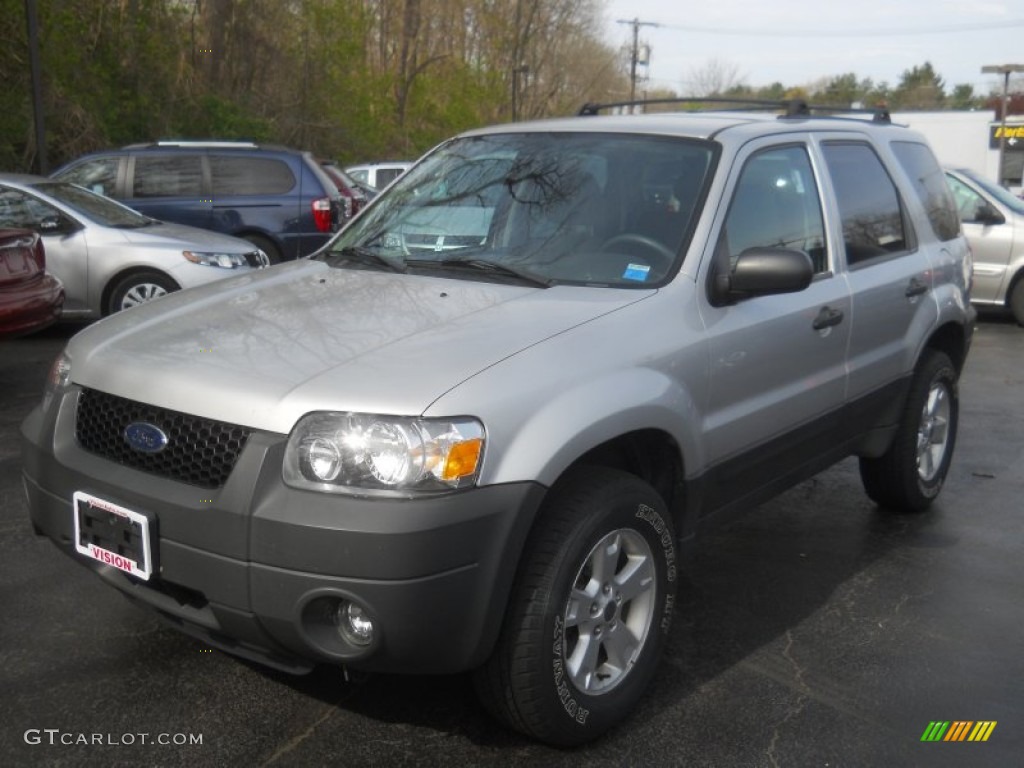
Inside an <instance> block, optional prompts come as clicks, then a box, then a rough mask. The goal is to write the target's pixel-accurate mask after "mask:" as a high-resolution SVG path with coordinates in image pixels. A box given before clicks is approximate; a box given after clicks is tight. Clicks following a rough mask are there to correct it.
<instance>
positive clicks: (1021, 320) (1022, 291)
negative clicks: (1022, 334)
mask: <svg viewBox="0 0 1024 768" xmlns="http://www.w3.org/2000/svg"><path fill="white" fill-rule="evenodd" d="M1006 305H1007V306H1008V307H1009V308H1010V311H1011V312H1012V313H1013V319H1014V320H1016V321H1017V325H1020V326H1024V275H1021V276H1020V277H1018V278H1017V282H1016V283H1014V285H1013V290H1011V291H1010V297H1009V299H1008V300H1007V302H1006Z"/></svg>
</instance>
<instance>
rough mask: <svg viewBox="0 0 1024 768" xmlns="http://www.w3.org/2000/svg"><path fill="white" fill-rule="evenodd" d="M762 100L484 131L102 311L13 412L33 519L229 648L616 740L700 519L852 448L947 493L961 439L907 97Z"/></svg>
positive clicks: (956, 300) (950, 319)
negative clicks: (299, 222)
mask: <svg viewBox="0 0 1024 768" xmlns="http://www.w3.org/2000/svg"><path fill="white" fill-rule="evenodd" d="M771 106H772V107H774V108H786V109H785V112H784V113H783V114H782V115H780V116H775V115H773V114H754V113H751V112H736V113H722V112H721V111H719V112H713V113H707V114H701V113H694V112H689V111H684V112H680V113H677V114H658V115H618V116H599V115H597V114H596V113H597V112H599V111H600V110H599V109H598V108H596V107H593V106H590V107H588V108H587V109H586V112H585V116H580V117H575V118H567V119H561V120H548V121H543V122H535V123H516V124H510V125H502V126H497V127H493V128H485V129H480V130H475V131H470V132H468V133H465V134H462V135H461V136H458V137H455V138H453V139H451V140H449V141H447V142H445V143H443V144H442V145H441V146H440V147H438V148H437V149H435V150H434V151H432V152H431V153H429V154H428V155H427V156H426V157H424V159H422V160H421V161H419V162H418V163H417V165H416V166H415V167H414V168H413V169H412V170H410V171H409V172H408V173H407V174H406V175H404V176H402V177H401V178H399V179H398V180H397V181H395V182H394V183H393V184H392V185H391V186H390V187H388V189H387V190H386V191H385V192H383V193H382V194H381V196H380V197H379V198H378V199H377V200H375V201H374V203H373V204H372V205H371V206H369V207H368V208H367V209H366V210H365V211H364V212H363V213H361V214H360V215H359V216H358V217H357V218H356V219H354V220H353V221H352V222H351V223H350V224H349V225H348V226H347V227H346V228H345V229H344V230H342V231H341V232H340V233H339V234H338V235H337V236H336V237H335V239H334V240H332V242H331V243H330V244H329V246H328V247H327V248H325V249H324V250H323V251H321V252H320V253H318V254H316V255H314V256H313V257H311V258H310V259H308V260H304V261H301V262H298V263H295V264H287V265H283V266H281V267H279V268H277V269H275V270H271V271H269V272H268V273H266V274H259V275H256V276H254V277H253V278H252V279H251V280H248V281H246V282H245V284H244V285H243V284H240V283H238V282H235V281H231V282H228V283H224V284H221V285H210V286H206V287H204V288H201V289H198V290H196V291H193V292H191V294H190V295H179V296H171V297H168V298H167V299H165V300H163V301H160V302H158V303H156V304H154V305H150V306H144V307H141V308H139V309H138V310H134V311H133V313H132V314H133V315H135V316H134V317H130V318H129V317H113V318H111V319H109V320H108V321H106V322H104V323H101V324H99V325H98V326H94V327H91V328H88V329H86V330H85V331H83V332H82V333H80V334H78V335H77V336H75V337H74V338H73V339H72V340H71V341H70V342H69V344H68V346H67V348H66V350H65V351H64V353H63V354H62V355H61V356H60V357H59V358H58V359H57V361H56V362H55V364H54V367H53V369H52V372H51V375H50V378H49V382H48V384H47V387H46V390H45V397H44V400H43V402H42V403H41V405H40V406H39V407H38V408H37V409H36V410H34V411H33V412H32V413H31V414H30V415H29V416H28V418H27V419H26V421H25V422H24V424H23V426H22V435H23V465H24V484H25V488H26V493H27V496H28V507H29V510H30V514H31V519H32V523H33V525H34V526H35V528H36V530H37V531H38V532H40V533H42V534H43V535H45V536H48V537H49V538H50V539H51V540H52V541H53V542H54V544H55V545H56V546H58V547H59V548H60V549H61V550H63V551H64V552H65V553H67V554H68V555H69V556H71V557H72V558H74V559H75V560H76V561H78V562H79V563H81V564H82V565H84V566H86V567H88V568H89V569H91V570H92V571H93V572H94V573H95V574H97V575H98V576H99V577H100V578H101V579H103V581H104V582H106V583H107V584H108V585H110V586H112V587H114V588H116V589H118V590H120V591H121V592H123V593H125V594H127V595H129V596H131V597H132V598H133V599H134V600H135V601H137V602H138V603H140V604H142V605H143V606H148V607H149V608H151V609H152V610H153V611H154V612H155V614H156V615H158V616H160V617H162V618H164V619H165V620H167V621H168V623H169V624H170V625H171V626H174V627H176V628H177V629H179V630H182V631H184V632H186V633H188V634H190V635H192V636H194V637H198V638H201V639H202V640H203V642H205V643H208V644H209V645H210V646H213V647H217V648H221V649H223V650H225V651H228V652H230V653H235V654H238V655H240V656H243V657H245V658H248V659H253V660H257V661H260V662H262V663H265V664H268V665H271V666H274V667H276V668H278V669H286V670H290V671H292V672H305V671H308V670H310V669H311V668H312V667H313V666H314V665H315V664H317V663H329V664H337V665H345V666H350V667H354V668H361V669H366V670H381V671H388V672H410V673H417V674H425V673H454V672H460V671H464V670H473V671H474V675H475V680H476V685H477V690H478V693H479V695H480V697H481V699H482V701H483V702H484V704H485V706H486V707H487V708H488V709H489V710H490V711H491V712H493V713H494V714H495V715H497V717H499V718H500V719H501V720H502V721H504V722H505V723H507V724H508V725H509V726H511V727H512V728H515V729H518V730H520V731H522V732H524V733H526V734H529V735H530V736H532V737H534V738H537V739H541V740H543V741H546V742H550V743H552V744H559V745H574V744H580V743H582V742H585V741H588V740H591V739H594V738H597V737H598V736H600V735H602V734H604V733H605V732H606V731H607V729H608V728H610V727H612V726H613V725H614V724H616V723H618V722H619V721H621V720H622V719H623V718H625V717H627V716H629V715H630V713H633V712H635V711H638V701H639V699H640V697H641V696H642V694H643V692H644V690H645V688H647V686H648V684H649V683H650V681H651V680H652V678H653V677H654V675H655V674H656V672H657V668H658V659H659V654H660V651H661V648H662V645H663V643H664V641H665V638H666V636H667V634H668V631H669V628H670V626H671V623H672V617H673V609H674V606H675V602H676V599H675V588H676V584H677V583H678V581H679V575H678V574H679V569H680V558H681V557H682V552H683V550H682V549H681V548H680V545H681V543H682V542H686V541H689V540H691V539H692V538H693V537H694V536H695V534H696V532H697V531H698V530H699V529H700V528H702V527H704V526H706V525H708V524H711V523H712V522H713V521H716V520H721V519H724V518H727V517H728V516H729V515H730V514H731V513H734V512H739V511H743V510H747V509H750V508H751V507H753V506H755V505H756V504H757V503H759V502H760V501H762V500H764V499H766V498H768V497H770V496H772V495H774V494H777V493H779V492H781V491H782V490H783V489H785V488H787V487H789V486H791V485H793V484H794V483H796V482H799V481H801V480H804V479H806V478H808V477H810V476H811V475H813V474H814V473H815V472H817V471H819V470H822V469H824V468H825V467H828V466H829V465H831V464H833V463H834V462H836V461H839V460H840V459H843V458H845V457H848V456H856V457H859V466H860V474H861V478H862V481H863V484H864V487H865V490H866V491H867V494H868V496H869V497H870V498H871V499H873V500H874V501H875V502H876V503H877V504H878V505H879V506H881V507H883V508H885V509H887V510H891V511H893V512H898V511H910V512H916V511H922V510H924V509H926V508H927V507H928V506H929V505H930V504H932V503H933V502H934V501H935V499H936V497H937V496H938V494H939V492H940V490H941V488H942V486H943V483H944V481H945V478H946V475H947V472H948V470H949V467H950V462H951V460H952V457H953V450H954V445H955V442H956V436H957V419H958V403H959V400H958V389H957V382H958V378H959V375H960V371H961V370H962V368H963V366H964V362H965V360H966V357H967V354H968V349H969V346H970V342H971V338H972V330H973V310H972V308H971V306H970V303H969V301H968V296H967V293H968V282H969V276H970V262H969V259H968V249H967V244H966V241H965V240H964V238H963V235H962V234H961V232H960V227H959V221H958V219H957V214H956V208H955V206H954V205H953V201H952V196H951V194H950V191H949V188H948V186H947V185H946V182H945V179H944V176H943V173H942V170H941V168H940V167H939V165H938V164H937V163H936V161H935V158H934V156H933V154H932V153H931V151H930V150H929V148H928V146H927V144H926V142H925V140H924V139H923V137H922V136H921V135H920V134H918V133H916V132H914V131H911V130H909V129H907V128H902V127H898V126H894V125H891V124H889V122H888V120H886V119H885V116H884V115H883V114H879V115H878V116H877V117H876V119H874V120H870V121H869V120H862V119H854V118H836V117H829V118H826V117H815V116H813V115H812V114H811V113H810V110H809V109H808V108H807V107H806V106H804V105H801V104H799V103H796V102H794V103H773V104H772V105H771ZM716 107H718V108H719V109H720V106H719V105H716ZM666 168H670V169H672V171H673V173H672V178H671V180H670V182H668V181H667V180H666V178H665V169H666ZM183 339H195V340H196V343H197V344H198V345H201V346H204V347H210V348H212V349H215V350H216V355H199V354H196V355H186V354H185V353H184V352H183V351H182V350H183V346H182V344H181V340H183ZM137 371H143V372H144V375H143V374H139V373H136V372H137ZM137 662H138V660H137V659H133V663H137ZM640 709H642V707H641V708H640Z"/></svg>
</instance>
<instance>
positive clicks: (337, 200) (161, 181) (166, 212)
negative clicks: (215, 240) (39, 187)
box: [53, 141, 343, 262]
mask: <svg viewBox="0 0 1024 768" xmlns="http://www.w3.org/2000/svg"><path fill="white" fill-rule="evenodd" d="M53 177H54V178H56V179H60V180H62V181H69V182H72V183H74V184H80V185H81V186H83V187H87V188H88V189H91V190H93V191H94V192H99V193H100V194H104V195H107V196H108V197H112V198H114V199H115V200H118V201H120V202H122V203H124V204H126V205H129V206H131V207H132V208H134V209H136V210H137V211H139V212H141V213H143V214H145V215H147V216H152V217H153V218H155V219H162V220H164V221H175V222H179V223H181V224H189V225H192V226H194V227H202V228H204V229H212V230H216V231H218V232H224V233H226V234H229V235H234V236H236V237H241V238H244V239H246V240H248V241H249V242H251V243H252V244H253V245H256V246H257V247H259V248H261V249H263V251H264V252H265V253H266V254H267V256H268V257H269V258H270V261H271V262H278V261H284V260H289V259H295V258H298V257H300V256H305V255H307V254H309V253H312V252H313V251H315V250H316V249H317V248H319V247H320V246H322V245H323V244H324V243H326V242H327V240H328V239H329V238H330V237H331V235H332V234H333V233H334V232H335V231H336V230H337V229H338V225H339V223H340V222H341V220H342V218H343V216H342V211H343V207H342V206H343V202H342V199H341V195H340V194H339V192H338V190H337V187H335V185H334V184H333V183H332V182H331V180H330V178H329V177H328V176H327V175H326V174H325V173H324V172H323V170H322V169H321V168H320V165H319V163H317V161H316V160H315V158H314V157H313V155H311V154H310V153H309V152H301V151H298V150H294V149H288V148H286V147H281V146H271V145H260V144H253V143H251V142H226V141H224V142H197V141H175V142H166V141H161V142H157V143H148V144H132V145H129V146H126V147H123V148H122V149H113V150H106V151H102V152H94V153H92V154H88V155H85V156H83V157H80V158H79V159H77V160H75V161H73V162H71V163H69V164H67V165H65V166H64V167H62V168H60V169H59V170H57V171H56V172H55V173H54V174H53Z"/></svg>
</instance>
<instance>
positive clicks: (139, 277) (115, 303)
mask: <svg viewBox="0 0 1024 768" xmlns="http://www.w3.org/2000/svg"><path fill="white" fill-rule="evenodd" d="M178 288H179V286H178V284H177V283H175V282H174V281H173V280H171V278H169V277H167V275H164V274H161V273H160V272H135V273H134V274H131V275H128V277H126V278H124V279H122V280H121V281H120V282H119V283H118V284H117V285H116V286H115V287H114V290H113V291H111V293H110V301H109V302H108V304H107V314H111V315H112V314H114V313H115V312H120V311H121V310H122V309H130V308H132V307H135V306H138V305H139V304H145V303H146V302H147V301H152V300H153V299H157V298H160V297H161V296H165V295H166V294H168V293H172V292H173V291H176V290H178Z"/></svg>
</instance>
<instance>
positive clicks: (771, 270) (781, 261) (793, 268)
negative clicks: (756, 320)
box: [713, 248, 814, 304]
mask: <svg viewBox="0 0 1024 768" xmlns="http://www.w3.org/2000/svg"><path fill="white" fill-rule="evenodd" d="M813 278H814V265H813V264H812V263H811V257H810V256H809V255H807V254H806V253H805V252H804V251H797V250H793V249H790V248H748V249H747V250H745V251H744V252H743V253H741V254H740V255H739V258H738V259H736V263H735V264H734V265H733V267H732V270H731V271H730V272H729V273H728V274H722V275H717V276H716V277H715V280H714V287H715V296H714V297H713V300H714V301H715V303H716V304H731V303H733V302H735V301H738V300H740V299H747V298H751V297H753V296H771V295H774V294H779V293H796V292H798V291H802V290H804V288H806V287H807V286H808V285H810V284H811V280H812V279H813Z"/></svg>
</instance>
